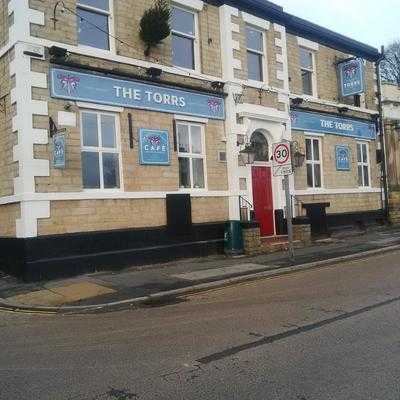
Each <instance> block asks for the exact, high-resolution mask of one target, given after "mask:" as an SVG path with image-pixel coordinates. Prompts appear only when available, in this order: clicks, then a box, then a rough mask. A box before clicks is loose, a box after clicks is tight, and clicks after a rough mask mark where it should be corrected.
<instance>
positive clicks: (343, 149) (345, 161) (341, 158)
mask: <svg viewBox="0 0 400 400" xmlns="http://www.w3.org/2000/svg"><path fill="white" fill-rule="evenodd" d="M336 169H337V170H338V171H350V149H349V146H343V145H339V146H336Z"/></svg>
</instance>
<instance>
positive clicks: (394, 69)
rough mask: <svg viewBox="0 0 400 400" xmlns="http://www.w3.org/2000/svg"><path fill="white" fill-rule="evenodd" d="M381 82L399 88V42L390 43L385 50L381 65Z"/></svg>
mask: <svg viewBox="0 0 400 400" xmlns="http://www.w3.org/2000/svg"><path fill="white" fill-rule="evenodd" d="M381 76H382V80H383V81H387V82H392V83H395V84H397V85H398V86H400V40H396V41H394V42H392V43H391V44H390V45H389V46H388V47H387V49H386V50H385V60H384V61H382V64H381Z"/></svg>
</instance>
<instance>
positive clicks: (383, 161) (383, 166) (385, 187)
mask: <svg viewBox="0 0 400 400" xmlns="http://www.w3.org/2000/svg"><path fill="white" fill-rule="evenodd" d="M384 59H385V48H384V46H382V47H381V56H380V57H379V59H378V60H376V62H375V68H376V77H377V84H378V91H377V93H376V95H377V97H378V111H379V132H380V143H381V152H382V153H381V172H382V185H383V192H384V205H383V214H384V216H385V219H386V220H388V217H389V195H388V183H387V175H386V145H385V135H384V126H383V110H382V87H381V74H380V64H381V62H382V61H383V60H384Z"/></svg>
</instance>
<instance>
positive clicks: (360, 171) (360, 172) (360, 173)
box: [358, 165, 363, 186]
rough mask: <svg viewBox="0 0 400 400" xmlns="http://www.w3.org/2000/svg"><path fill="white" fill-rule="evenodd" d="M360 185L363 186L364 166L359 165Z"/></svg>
mask: <svg viewBox="0 0 400 400" xmlns="http://www.w3.org/2000/svg"><path fill="white" fill-rule="evenodd" d="M358 186H363V177H362V166H361V165H359V166H358Z"/></svg>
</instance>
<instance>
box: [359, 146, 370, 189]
mask: <svg viewBox="0 0 400 400" xmlns="http://www.w3.org/2000/svg"><path fill="white" fill-rule="evenodd" d="M368 153H369V149H368V143H357V169H358V186H360V187H365V186H370V178H369V154H368Z"/></svg>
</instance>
